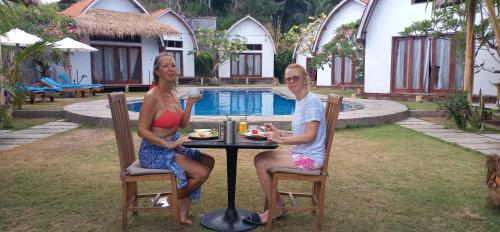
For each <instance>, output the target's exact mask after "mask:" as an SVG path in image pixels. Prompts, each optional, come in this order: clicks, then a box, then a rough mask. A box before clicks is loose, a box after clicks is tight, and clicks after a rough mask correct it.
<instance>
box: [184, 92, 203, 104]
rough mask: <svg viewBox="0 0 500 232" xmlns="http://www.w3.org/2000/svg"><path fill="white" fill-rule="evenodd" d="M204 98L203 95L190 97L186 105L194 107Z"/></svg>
mask: <svg viewBox="0 0 500 232" xmlns="http://www.w3.org/2000/svg"><path fill="white" fill-rule="evenodd" d="M202 97H203V95H201V94H200V95H198V96H189V97H188V98H187V101H186V103H187V104H188V105H193V104H194V103H195V102H197V101H199V100H200V99H201V98H202Z"/></svg>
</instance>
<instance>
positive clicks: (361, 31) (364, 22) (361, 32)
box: [356, 0, 378, 40]
mask: <svg viewBox="0 0 500 232" xmlns="http://www.w3.org/2000/svg"><path fill="white" fill-rule="evenodd" d="M377 2H378V0H371V1H370V2H369V3H368V6H367V7H366V9H365V11H364V12H363V17H361V23H360V24H359V28H358V32H357V33H356V39H358V40H364V39H365V34H366V27H368V23H369V22H370V18H371V17H372V14H373V10H375V7H376V6H377Z"/></svg>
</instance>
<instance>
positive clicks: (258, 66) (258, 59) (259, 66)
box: [254, 54, 262, 76]
mask: <svg viewBox="0 0 500 232" xmlns="http://www.w3.org/2000/svg"><path fill="white" fill-rule="evenodd" d="M261 60H262V55H261V54H255V70H254V72H255V75H256V76H262V74H261V70H262V61H261Z"/></svg>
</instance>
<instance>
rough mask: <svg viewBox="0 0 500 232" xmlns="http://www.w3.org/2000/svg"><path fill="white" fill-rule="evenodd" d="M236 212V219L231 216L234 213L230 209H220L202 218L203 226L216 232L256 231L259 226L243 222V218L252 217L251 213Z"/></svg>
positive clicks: (238, 210)
mask: <svg viewBox="0 0 500 232" xmlns="http://www.w3.org/2000/svg"><path fill="white" fill-rule="evenodd" d="M233 212H234V211H233ZM236 212H237V214H236V218H234V216H233V215H231V214H232V213H231V210H229V209H219V210H215V211H212V212H209V213H206V214H204V215H203V216H201V219H200V221H201V225H203V226H204V227H206V228H208V229H212V230H216V231H247V230H252V229H255V228H256V227H257V226H258V225H252V224H249V223H244V222H243V218H244V217H246V216H248V215H250V213H251V212H250V211H247V210H243V209H236ZM226 214H229V215H226Z"/></svg>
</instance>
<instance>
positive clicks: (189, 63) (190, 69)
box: [158, 13, 195, 77]
mask: <svg viewBox="0 0 500 232" xmlns="http://www.w3.org/2000/svg"><path fill="white" fill-rule="evenodd" d="M158 20H159V21H160V22H162V23H165V24H168V25H170V26H172V27H174V28H175V30H177V31H178V32H179V35H173V36H166V35H164V36H163V39H165V40H182V46H183V47H182V48H170V47H168V48H167V50H178V51H183V52H182V61H183V70H182V74H183V76H184V77H194V54H189V52H191V51H193V50H194V47H195V46H194V41H193V39H192V37H191V35H190V31H189V29H188V28H186V26H185V25H184V24H183V23H182V22H181V21H179V19H178V18H177V17H175V16H174V15H172V13H166V14H164V15H162V16H161V17H160V18H158Z"/></svg>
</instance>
